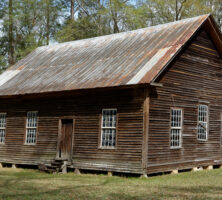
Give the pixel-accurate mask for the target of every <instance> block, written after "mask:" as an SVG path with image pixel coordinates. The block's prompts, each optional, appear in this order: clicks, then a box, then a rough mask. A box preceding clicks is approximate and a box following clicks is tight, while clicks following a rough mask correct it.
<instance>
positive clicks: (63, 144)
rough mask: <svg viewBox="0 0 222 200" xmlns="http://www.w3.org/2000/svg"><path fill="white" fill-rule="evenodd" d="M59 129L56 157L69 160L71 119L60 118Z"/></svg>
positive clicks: (70, 152) (71, 131)
mask: <svg viewBox="0 0 222 200" xmlns="http://www.w3.org/2000/svg"><path fill="white" fill-rule="evenodd" d="M59 129H60V131H59V140H58V150H57V158H58V159H61V160H70V159H71V154H72V135H73V119H61V120H60V122H59Z"/></svg>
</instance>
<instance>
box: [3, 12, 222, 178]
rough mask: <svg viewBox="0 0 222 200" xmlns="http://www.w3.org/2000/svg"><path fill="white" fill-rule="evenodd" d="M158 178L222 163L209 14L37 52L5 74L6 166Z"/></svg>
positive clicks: (219, 83)
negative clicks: (160, 174) (53, 167)
mask: <svg viewBox="0 0 222 200" xmlns="http://www.w3.org/2000/svg"><path fill="white" fill-rule="evenodd" d="M55 160H60V161H62V162H63V161H65V162H64V163H65V164H66V166H68V167H70V168H74V169H87V170H103V171H109V172H125V173H136V174H144V175H146V174H150V173H156V172H164V171H172V170H180V169H188V168H195V167H205V166H212V165H222V35H221V32H220V30H219V29H218V27H217V25H216V23H215V21H214V19H213V17H212V16H211V15H203V16H199V17H195V18H190V19H185V20H181V21H177V22H173V23H168V24H163V25H158V26H153V27H148V28H144V29H139V30H135V31H130V32H124V33H118V34H112V35H107V36H101V37H96V38H91V39H84V40H79V41H73V42H68V43H62V44H55V45H51V46H43V47H39V48H37V49H36V50H35V51H33V52H32V53H30V54H29V55H28V56H27V57H25V58H24V59H22V60H20V61H19V62H18V63H16V64H15V65H14V66H12V67H10V68H9V69H8V70H6V71H5V72H4V73H2V74H1V75H0V163H11V164H14V165H18V164H25V165H39V164H44V165H48V166H50V165H51V163H53V162H54V161H55Z"/></svg>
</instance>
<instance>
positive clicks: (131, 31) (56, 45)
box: [38, 13, 211, 49]
mask: <svg viewBox="0 0 222 200" xmlns="http://www.w3.org/2000/svg"><path fill="white" fill-rule="evenodd" d="M203 16H206V18H208V17H209V16H211V14H210V13H209V14H204V15H199V16H195V17H190V18H186V19H182V20H178V21H172V22H168V23H163V24H157V25H154V26H148V27H145V28H139V29H135V30H130V31H125V32H120V33H112V34H108V35H101V36H96V37H91V38H85V39H80V40H73V41H68V42H62V43H57V44H51V45H45V46H40V47H38V48H39V49H41V48H44V49H45V48H50V47H61V46H63V45H69V44H70V45H71V44H74V43H77V42H85V41H90V40H91V41H93V40H98V39H106V38H109V37H110V38H111V37H112V36H121V35H125V34H130V33H135V32H139V31H145V30H148V29H155V30H154V31H156V28H158V27H159V28H164V27H167V26H169V25H174V24H177V23H181V22H189V21H191V20H197V19H199V18H201V17H203Z"/></svg>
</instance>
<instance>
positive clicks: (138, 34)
mask: <svg viewBox="0 0 222 200" xmlns="http://www.w3.org/2000/svg"><path fill="white" fill-rule="evenodd" d="M209 17H211V16H210V15H203V16H199V17H195V18H190V19H185V20H181V21H177V22H172V23H168V24H163V25H158V26H153V27H148V28H144V29H139V30H135V31H129V32H124V33H118V34H112V35H107V36H101V37H96V38H90V39H84V40H79V41H73V42H67V43H61V44H55V45H51V46H43V47H39V48H37V49H36V50H35V51H33V52H32V53H30V54H29V55H28V56H27V57H25V58H24V59H22V60H21V61H19V62H18V63H16V64H15V65H14V66H12V67H10V68H9V69H8V70H7V71H5V72H4V73H3V74H1V75H0V96H4V95H19V94H32V93H44V92H55V91H67V90H76V89H83V88H84V89H85V88H100V87H114V86H123V85H135V84H141V83H150V82H151V81H152V80H153V79H154V78H155V77H156V76H157V75H158V73H159V72H160V71H161V70H162V69H163V68H164V67H165V66H166V65H167V64H168V63H169V62H170V61H171V60H172V59H173V58H174V57H175V55H176V54H177V53H178V51H179V50H181V48H182V47H183V46H184V44H185V43H186V42H187V41H188V40H189V39H190V38H191V36H192V35H193V34H194V33H195V32H196V31H197V30H198V29H199V28H200V27H201V25H202V24H203V23H204V22H205V21H206V20H207V19H208V18H209Z"/></svg>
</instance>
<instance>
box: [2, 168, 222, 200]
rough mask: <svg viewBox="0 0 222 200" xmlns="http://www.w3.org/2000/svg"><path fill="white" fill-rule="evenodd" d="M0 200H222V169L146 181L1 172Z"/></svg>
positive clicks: (22, 171)
mask: <svg viewBox="0 0 222 200" xmlns="http://www.w3.org/2000/svg"><path fill="white" fill-rule="evenodd" d="M0 199H4V200H6V199H19V200H20V199H21V200H28V199H30V200H37V199H38V200H40V199H41V200H45V199H50V200H54V199H58V200H63V199H64V200H69V199H74V200H78V199H86V200H95V199H103V200H114V199H115V200H116V199H117V200H118V199H121V200H122V199H123V200H124V199H127V200H136V199H144V200H145V199H146V200H147V199H154V200H158V199H164V200H165V199H175V200H179V199H198V200H200V199H222V169H215V170H211V171H206V170H205V171H199V172H184V173H180V174H178V175H163V176H155V177H150V178H148V179H145V178H124V177H118V176H113V177H108V176H106V175H91V174H83V175H75V174H74V173H68V174H65V175H63V174H46V173H43V172H39V171H37V170H27V169H11V168H4V169H0Z"/></svg>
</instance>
